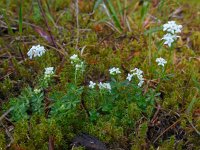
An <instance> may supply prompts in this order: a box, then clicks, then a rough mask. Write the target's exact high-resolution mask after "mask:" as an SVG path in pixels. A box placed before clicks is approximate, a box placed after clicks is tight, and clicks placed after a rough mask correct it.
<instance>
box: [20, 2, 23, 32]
mask: <svg viewBox="0 0 200 150" xmlns="http://www.w3.org/2000/svg"><path fill="white" fill-rule="evenodd" d="M22 20H23V19H22V1H21V0H20V6H19V33H20V35H21V34H22Z"/></svg>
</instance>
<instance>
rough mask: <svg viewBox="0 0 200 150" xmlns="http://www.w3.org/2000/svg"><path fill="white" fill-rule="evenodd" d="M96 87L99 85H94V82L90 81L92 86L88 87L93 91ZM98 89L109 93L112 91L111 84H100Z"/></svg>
mask: <svg viewBox="0 0 200 150" xmlns="http://www.w3.org/2000/svg"><path fill="white" fill-rule="evenodd" d="M96 85H97V84H96V83H94V82H93V81H90V84H89V86H88V87H89V88H91V89H94V88H95V86H96ZM98 87H99V89H106V90H108V91H111V85H110V83H102V82H99V84H98Z"/></svg>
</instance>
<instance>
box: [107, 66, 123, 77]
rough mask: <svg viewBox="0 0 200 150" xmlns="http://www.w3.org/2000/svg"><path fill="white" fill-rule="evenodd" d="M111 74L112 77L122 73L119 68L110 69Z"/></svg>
mask: <svg viewBox="0 0 200 150" xmlns="http://www.w3.org/2000/svg"><path fill="white" fill-rule="evenodd" d="M109 72H110V74H111V75H116V74H120V73H121V71H120V70H119V68H115V67H113V68H111V69H109Z"/></svg>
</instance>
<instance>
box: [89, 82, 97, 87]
mask: <svg viewBox="0 0 200 150" xmlns="http://www.w3.org/2000/svg"><path fill="white" fill-rule="evenodd" d="M95 85H96V83H94V82H93V81H90V84H89V88H91V89H94V88H95Z"/></svg>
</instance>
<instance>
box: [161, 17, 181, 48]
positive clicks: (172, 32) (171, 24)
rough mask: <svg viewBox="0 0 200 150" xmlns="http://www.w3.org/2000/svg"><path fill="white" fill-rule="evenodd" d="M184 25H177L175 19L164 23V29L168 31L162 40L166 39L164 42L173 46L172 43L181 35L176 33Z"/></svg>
mask: <svg viewBox="0 0 200 150" xmlns="http://www.w3.org/2000/svg"><path fill="white" fill-rule="evenodd" d="M182 27H183V26H182V25H177V24H176V22H175V21H168V23H166V24H164V25H163V31H167V32H168V33H166V34H165V35H164V36H163V38H162V40H165V42H164V44H167V45H168V46H169V47H171V45H172V43H173V42H174V41H175V40H176V39H177V38H178V37H179V36H177V35H176V34H177V33H180V32H181V29H182Z"/></svg>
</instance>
